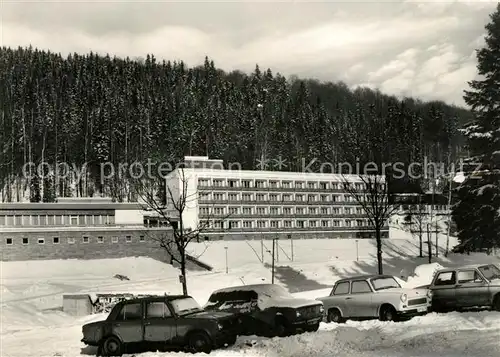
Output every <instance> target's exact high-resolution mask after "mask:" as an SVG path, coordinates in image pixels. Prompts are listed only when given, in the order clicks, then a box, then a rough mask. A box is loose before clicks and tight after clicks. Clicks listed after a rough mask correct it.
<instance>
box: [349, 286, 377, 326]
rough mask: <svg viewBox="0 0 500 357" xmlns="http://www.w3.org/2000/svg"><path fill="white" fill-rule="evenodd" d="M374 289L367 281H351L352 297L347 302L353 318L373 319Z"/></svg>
mask: <svg viewBox="0 0 500 357" xmlns="http://www.w3.org/2000/svg"><path fill="white" fill-rule="evenodd" d="M372 294H373V291H372V288H371V286H370V284H369V283H368V282H367V281H366V280H353V281H351V295H350V296H349V299H347V301H346V305H347V309H348V310H349V315H351V316H352V317H372V316H373V312H372V311H371V310H372V309H371V306H372Z"/></svg>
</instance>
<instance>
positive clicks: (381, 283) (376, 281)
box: [371, 277, 401, 291]
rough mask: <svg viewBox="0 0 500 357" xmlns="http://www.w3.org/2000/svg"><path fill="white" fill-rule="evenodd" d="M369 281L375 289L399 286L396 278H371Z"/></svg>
mask: <svg viewBox="0 0 500 357" xmlns="http://www.w3.org/2000/svg"><path fill="white" fill-rule="evenodd" d="M371 282H372V285H373V288H374V289H375V291H378V290H384V289H393V288H400V287H401V285H399V283H398V282H397V281H396V279H394V278H391V277H383V278H373V279H371Z"/></svg>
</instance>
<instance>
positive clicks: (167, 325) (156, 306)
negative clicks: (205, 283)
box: [82, 296, 238, 356]
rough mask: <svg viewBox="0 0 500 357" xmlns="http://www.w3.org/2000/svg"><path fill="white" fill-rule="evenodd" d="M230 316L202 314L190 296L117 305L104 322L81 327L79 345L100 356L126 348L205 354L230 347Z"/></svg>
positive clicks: (233, 326)
mask: <svg viewBox="0 0 500 357" xmlns="http://www.w3.org/2000/svg"><path fill="white" fill-rule="evenodd" d="M237 328H238V320H237V317H236V316H235V315H234V314H230V313H225V312H217V311H210V312H207V311H204V310H203V309H202V308H201V307H200V305H198V303H197V302H196V301H195V300H194V299H193V298H192V297H190V296H150V297H144V298H137V299H131V300H124V301H121V302H119V303H117V304H116V305H115V306H114V307H113V309H112V310H111V312H110V314H109V315H108V317H107V319H106V320H103V321H98V322H92V323H88V324H86V325H83V327H82V333H83V338H82V342H83V343H85V344H87V345H90V346H98V347H99V350H100V352H102V354H103V355H104V356H121V355H122V354H123V353H125V352H126V351H127V348H133V347H147V348H148V349H149V348H152V347H154V349H159V350H165V349H168V348H183V349H186V350H188V351H192V352H206V353H209V352H210V351H211V350H212V349H214V348H218V347H222V346H224V345H232V344H234V343H235V341H236V337H237Z"/></svg>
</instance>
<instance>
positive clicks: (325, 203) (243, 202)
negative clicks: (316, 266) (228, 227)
mask: <svg viewBox="0 0 500 357" xmlns="http://www.w3.org/2000/svg"><path fill="white" fill-rule="evenodd" d="M199 204H200V205H214V204H221V205H282V206H285V205H293V206H302V205H303V206H347V205H349V206H351V205H352V206H359V205H360V204H359V203H358V202H357V201H341V202H339V201H296V200H290V201H271V200H263V201H258V200H241V199H240V200H227V199H223V200H214V199H212V200H199Z"/></svg>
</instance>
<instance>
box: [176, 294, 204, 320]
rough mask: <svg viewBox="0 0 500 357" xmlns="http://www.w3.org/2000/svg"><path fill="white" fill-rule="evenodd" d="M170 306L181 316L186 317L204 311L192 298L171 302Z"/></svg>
mask: <svg viewBox="0 0 500 357" xmlns="http://www.w3.org/2000/svg"><path fill="white" fill-rule="evenodd" d="M170 304H171V305H172V307H173V308H174V311H175V312H176V314H177V315H179V316H186V315H189V314H192V313H195V312H199V311H203V309H202V308H201V306H200V305H199V304H198V303H197V302H196V300H195V299H193V298H192V297H187V298H180V299H175V300H171V301H170Z"/></svg>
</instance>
